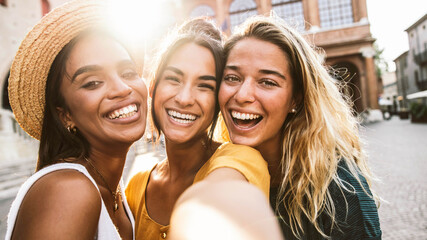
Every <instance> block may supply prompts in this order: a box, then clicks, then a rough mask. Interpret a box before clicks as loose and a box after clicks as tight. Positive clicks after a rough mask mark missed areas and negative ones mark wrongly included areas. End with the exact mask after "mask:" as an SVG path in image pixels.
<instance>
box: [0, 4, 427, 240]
mask: <svg viewBox="0 0 427 240" xmlns="http://www.w3.org/2000/svg"><path fill="white" fill-rule="evenodd" d="M106 1H107V0H106ZM109 1H111V3H112V12H111V17H112V18H111V27H112V28H114V29H116V30H117V31H119V33H120V35H122V36H123V37H124V38H126V39H128V40H129V41H132V43H133V45H134V46H135V48H136V50H137V51H138V53H140V55H139V56H140V58H141V59H144V60H143V61H144V62H145V63H146V64H145V68H144V77H145V78H147V76H148V73H149V71H150V64H149V63H150V62H151V60H152V57H153V56H154V54H155V51H154V50H155V49H156V47H158V46H159V43H161V40H162V39H164V38H165V36H166V34H167V32H168V31H169V30H170V29H171V28H172V27H173V26H175V25H176V24H180V23H182V22H183V21H185V20H186V19H188V18H190V17H196V16H207V17H209V18H211V19H212V20H213V21H214V22H216V24H217V25H218V26H219V27H220V28H221V30H222V31H223V32H224V34H225V36H229V35H230V34H231V33H232V32H233V30H234V29H235V27H236V26H237V25H239V24H240V23H242V22H243V21H244V20H245V19H247V18H248V17H250V16H253V15H256V14H264V15H265V14H269V13H270V12H271V11H274V12H275V14H276V15H277V16H279V17H281V18H282V19H284V20H285V21H286V22H287V23H289V24H291V25H292V26H294V27H296V28H297V29H298V30H299V31H300V32H301V33H302V34H303V35H304V36H305V37H306V39H307V40H308V41H309V42H310V43H311V44H313V45H315V46H316V47H319V48H320V49H322V50H324V59H325V64H326V65H328V66H331V67H333V69H334V72H333V73H334V75H335V76H337V78H338V80H339V81H344V82H346V83H347V88H346V89H345V90H343V94H346V95H347V96H349V97H350V99H351V100H352V101H353V103H354V111H355V114H357V115H359V116H360V117H361V119H362V120H363V127H362V128H361V130H360V131H361V134H362V136H363V138H364V139H365V142H366V150H367V152H368V154H369V165H370V167H371V168H372V171H373V172H374V173H375V174H376V175H377V177H378V179H379V180H380V181H378V182H375V183H374V187H373V188H374V190H376V191H377V192H378V193H379V195H380V196H381V197H382V198H383V201H382V204H381V207H380V208H379V214H380V221H381V227H382V230H383V239H386V240H388V239H422V240H427V184H426V183H427V1H421V0H405V1H390V0H156V1H149V0H120V1H119V0H109ZM65 2H67V0H0V238H1V237H2V236H4V233H5V228H6V219H7V213H8V211H9V208H10V205H11V203H12V201H13V199H14V197H15V195H16V193H17V191H18V189H19V187H20V185H21V184H22V183H23V182H24V181H25V180H26V179H27V178H28V177H29V176H30V175H31V174H32V173H33V172H34V168H35V164H36V159H37V150H38V142H37V141H35V140H34V139H32V138H31V137H29V136H28V135H27V134H26V133H25V132H24V131H23V130H22V129H21V128H20V127H19V125H18V124H17V122H16V120H15V117H14V115H13V113H12V111H11V107H10V104H9V97H8V92H7V88H8V77H9V69H10V66H11V63H12V61H13V58H14V56H15V53H16V51H17V49H18V47H19V45H20V42H21V40H22V39H23V38H24V36H25V35H26V33H27V32H28V30H29V29H31V28H32V26H33V25H34V24H35V23H37V21H39V19H40V18H41V17H43V15H45V14H47V13H49V12H50V11H51V10H52V9H53V8H55V7H57V6H59V5H61V4H63V3H65ZM149 134H150V133H149V132H148V131H147V133H146V135H145V136H144V137H143V139H141V140H140V141H138V142H137V143H135V144H134V145H133V146H132V148H131V151H130V153H129V154H128V158H127V163H126V167H125V170H124V179H125V182H127V181H128V180H129V178H130V177H131V176H132V175H134V174H135V173H136V172H138V171H141V170H144V169H148V168H150V167H151V166H152V165H153V164H155V163H156V162H157V161H159V160H160V159H163V158H164V157H165V154H164V146H163V145H162V144H159V145H154V144H153V143H152V142H150V141H148V140H147V139H150V137H149V136H147V135H149Z"/></svg>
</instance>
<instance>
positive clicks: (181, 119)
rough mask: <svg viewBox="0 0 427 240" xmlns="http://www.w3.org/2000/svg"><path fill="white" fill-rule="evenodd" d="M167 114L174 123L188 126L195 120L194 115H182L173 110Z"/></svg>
mask: <svg viewBox="0 0 427 240" xmlns="http://www.w3.org/2000/svg"><path fill="white" fill-rule="evenodd" d="M167 113H168V115H169V116H170V117H171V118H172V119H173V120H174V121H176V122H178V123H183V124H188V123H192V122H194V121H195V120H196V119H197V116H196V115H193V114H184V113H180V112H177V111H174V110H168V111H167Z"/></svg>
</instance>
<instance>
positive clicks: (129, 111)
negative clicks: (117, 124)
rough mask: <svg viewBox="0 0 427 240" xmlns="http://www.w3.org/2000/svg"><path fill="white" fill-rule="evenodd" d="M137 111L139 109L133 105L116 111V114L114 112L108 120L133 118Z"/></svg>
mask: <svg viewBox="0 0 427 240" xmlns="http://www.w3.org/2000/svg"><path fill="white" fill-rule="evenodd" d="M137 110H138V108H137V107H136V105H135V104H132V105H129V106H126V107H124V108H121V109H117V110H114V112H112V113H110V114H109V115H108V118H110V119H117V118H126V117H130V116H133V115H134V114H135V113H136V111H137Z"/></svg>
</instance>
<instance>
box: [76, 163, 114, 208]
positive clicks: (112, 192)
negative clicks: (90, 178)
mask: <svg viewBox="0 0 427 240" xmlns="http://www.w3.org/2000/svg"><path fill="white" fill-rule="evenodd" d="M84 159H85V160H86V162H88V163H89V165H90V166H91V167H92V168H93V170H95V172H96V173H97V174H98V176H99V177H100V178H101V180H102V181H103V182H104V184H105V186H106V187H107V189H108V191H110V193H111V195H112V196H113V199H114V205H113V210H114V212H116V211H117V209H119V204H118V203H117V197H118V196H121V194H122V193H121V191H120V184H119V185H118V186H117V190H116V191H115V192H114V191H112V190H111V188H110V186H109V185H108V183H107V181H106V180H105V178H104V176H102V174H101V173H100V172H99V171H98V169H96V167H95V166H94V165H93V164H92V162H91V161H89V159H87V158H86V157H84Z"/></svg>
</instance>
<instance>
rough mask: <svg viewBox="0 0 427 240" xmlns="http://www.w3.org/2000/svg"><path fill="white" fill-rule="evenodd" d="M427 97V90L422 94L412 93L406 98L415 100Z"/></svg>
mask: <svg viewBox="0 0 427 240" xmlns="http://www.w3.org/2000/svg"><path fill="white" fill-rule="evenodd" d="M425 97H427V90H425V91H421V92H416V93H412V94H409V95H407V96H406V98H407V99H415V98H425Z"/></svg>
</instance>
